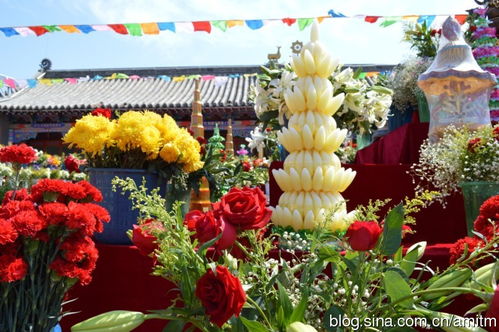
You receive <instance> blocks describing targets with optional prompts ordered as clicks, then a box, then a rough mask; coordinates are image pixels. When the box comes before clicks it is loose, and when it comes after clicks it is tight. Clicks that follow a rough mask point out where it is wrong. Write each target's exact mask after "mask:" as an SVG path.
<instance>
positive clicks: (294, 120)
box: [272, 23, 355, 230]
mask: <svg viewBox="0 0 499 332" xmlns="http://www.w3.org/2000/svg"><path fill="white" fill-rule="evenodd" d="M310 39H311V41H310V42H309V43H308V44H307V45H305V47H304V48H303V50H302V51H301V52H300V54H299V55H296V56H294V57H293V60H292V67H293V69H294V71H295V73H296V75H297V76H298V79H297V81H296V84H295V85H294V86H293V87H292V88H288V89H287V90H286V91H285V92H284V99H285V102H286V106H287V107H288V109H289V111H290V113H291V117H290V119H289V123H288V127H287V128H283V129H282V130H281V131H280V132H279V133H278V134H277V137H278V140H279V142H280V143H281V144H282V145H283V146H284V148H285V149H286V150H287V151H289V152H290V154H289V156H288V157H287V158H286V160H285V161H284V168H283V169H279V170H273V171H272V173H273V175H274V178H275V180H276V182H277V184H278V185H279V187H280V188H281V189H282V190H283V191H284V194H283V195H282V196H281V197H280V199H279V204H278V205H277V206H276V208H275V209H274V211H273V215H272V220H273V222H274V223H275V224H277V225H281V226H291V227H293V228H294V229H296V230H299V229H314V228H316V227H317V226H318V225H319V224H320V223H321V222H322V220H323V218H324V215H325V211H327V210H328V209H331V208H337V209H338V210H337V212H336V213H335V215H334V216H333V217H332V219H333V220H335V221H334V222H333V224H334V225H331V227H332V228H333V229H335V230H340V229H342V228H345V227H346V223H345V219H344V218H348V217H351V215H349V214H347V213H346V204H345V200H344V199H343V197H342V196H341V194H340V193H341V192H343V191H344V190H345V189H346V188H347V187H348V186H349V185H350V184H351V183H352V181H353V179H354V177H355V172H354V171H352V170H351V169H344V168H342V167H341V163H340V160H339V158H338V157H337V156H336V155H335V154H334V152H335V151H337V150H338V148H339V147H340V146H341V144H342V143H343V141H344V140H345V138H346V135H347V130H346V129H339V128H337V125H336V121H335V120H334V118H333V117H332V116H333V115H334V114H335V113H336V111H338V109H339V108H340V107H341V105H342V104H343V102H344V99H345V95H344V94H339V95H337V96H333V94H334V87H333V85H332V84H331V82H330V81H329V79H328V77H329V76H330V75H331V74H332V72H333V71H334V70H335V68H336V67H337V65H338V62H337V61H336V60H334V59H333V58H332V57H331V56H330V55H329V54H328V53H327V52H326V51H325V49H324V47H323V46H322V44H321V43H320V42H319V41H318V27H317V24H316V23H315V24H314V25H313V27H312V32H311V38H310Z"/></svg>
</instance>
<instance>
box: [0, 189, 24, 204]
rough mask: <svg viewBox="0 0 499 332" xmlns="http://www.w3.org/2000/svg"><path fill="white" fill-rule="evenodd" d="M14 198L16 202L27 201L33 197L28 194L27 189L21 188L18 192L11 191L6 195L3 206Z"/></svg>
mask: <svg viewBox="0 0 499 332" xmlns="http://www.w3.org/2000/svg"><path fill="white" fill-rule="evenodd" d="M14 193H15V195H14ZM12 196H14V200H16V201H27V200H30V199H31V195H30V194H29V193H28V190H26V188H21V189H18V190H9V191H7V192H6V193H5V196H4V197H3V201H2V204H7V203H8V202H10V201H11V200H13V199H12Z"/></svg>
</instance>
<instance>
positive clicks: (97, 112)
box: [92, 107, 112, 119]
mask: <svg viewBox="0 0 499 332" xmlns="http://www.w3.org/2000/svg"><path fill="white" fill-rule="evenodd" d="M111 114H112V111H111V109H110V108H100V107H99V108H96V109H94V110H93V111H92V115H93V116H99V115H101V116H105V117H106V118H108V119H111Z"/></svg>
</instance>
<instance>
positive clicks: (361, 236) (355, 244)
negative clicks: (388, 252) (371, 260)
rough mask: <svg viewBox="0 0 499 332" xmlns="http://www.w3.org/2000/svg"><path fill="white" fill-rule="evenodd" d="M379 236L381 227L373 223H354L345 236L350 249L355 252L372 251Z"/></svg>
mask: <svg viewBox="0 0 499 332" xmlns="http://www.w3.org/2000/svg"><path fill="white" fill-rule="evenodd" d="M380 235H381V227H379V225H378V223H377V222H375V221H355V222H354V223H353V224H351V225H350V227H348V230H347V233H346V234H345V236H346V237H347V238H348V243H349V244H350V247H352V249H353V250H357V251H367V250H371V249H373V248H374V247H375V246H376V243H377V242H378V239H379V236H380Z"/></svg>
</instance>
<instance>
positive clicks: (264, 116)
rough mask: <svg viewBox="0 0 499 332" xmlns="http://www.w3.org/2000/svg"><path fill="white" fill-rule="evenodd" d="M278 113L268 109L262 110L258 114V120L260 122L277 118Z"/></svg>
mask: <svg viewBox="0 0 499 332" xmlns="http://www.w3.org/2000/svg"><path fill="white" fill-rule="evenodd" d="M278 115H279V111H268V112H263V113H262V114H261V115H260V121H262V122H266V123H268V122H270V120H272V119H275V118H277V116H278Z"/></svg>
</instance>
